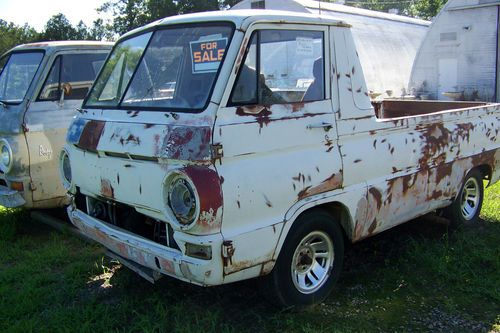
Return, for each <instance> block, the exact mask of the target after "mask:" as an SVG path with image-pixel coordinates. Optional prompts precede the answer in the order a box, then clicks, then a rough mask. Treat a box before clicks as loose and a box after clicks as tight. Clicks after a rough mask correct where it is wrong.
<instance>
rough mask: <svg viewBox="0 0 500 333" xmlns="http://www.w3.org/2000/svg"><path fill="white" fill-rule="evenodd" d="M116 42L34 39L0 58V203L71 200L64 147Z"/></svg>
mask: <svg viewBox="0 0 500 333" xmlns="http://www.w3.org/2000/svg"><path fill="white" fill-rule="evenodd" d="M111 46H112V44H111V43H103V42H83V41H82V42H75V41H60V42H43V43H32V44H24V45H20V46H17V47H15V48H13V49H12V50H10V51H8V52H7V53H6V54H4V55H3V56H2V57H1V58H0V154H1V155H0V156H1V158H0V205H2V206H5V207H11V208H12V207H23V208H27V209H32V208H55V207H63V206H65V205H66V204H67V196H66V191H65V189H64V187H63V186H62V183H61V180H60V176H59V168H58V167H59V152H60V151H61V149H62V147H63V145H64V139H65V137H66V130H67V128H68V126H69V124H70V123H71V121H72V118H73V117H74V116H75V114H76V109H77V108H78V107H80V106H81V104H82V101H83V98H84V97H85V94H86V93H87V91H88V90H89V89H90V87H91V86H92V82H93V81H94V79H95V77H96V76H97V73H98V72H99V70H100V68H101V66H102V64H103V63H104V60H105V59H106V56H107V54H108V53H109V50H110V49H111Z"/></svg>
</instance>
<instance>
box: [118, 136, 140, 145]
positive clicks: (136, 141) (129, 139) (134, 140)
mask: <svg viewBox="0 0 500 333" xmlns="http://www.w3.org/2000/svg"><path fill="white" fill-rule="evenodd" d="M113 135H115V134H114V133H113ZM111 138H113V136H111ZM119 141H120V144H121V145H122V146H124V145H125V144H129V143H133V144H135V145H137V146H140V145H141V139H139V137H137V136H135V135H133V134H129V135H128V136H127V137H126V138H120V140H119Z"/></svg>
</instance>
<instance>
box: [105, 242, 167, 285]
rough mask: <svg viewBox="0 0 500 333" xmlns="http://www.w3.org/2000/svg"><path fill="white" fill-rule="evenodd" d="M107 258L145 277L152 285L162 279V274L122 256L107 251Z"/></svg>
mask: <svg viewBox="0 0 500 333" xmlns="http://www.w3.org/2000/svg"><path fill="white" fill-rule="evenodd" d="M106 256H108V257H109V258H111V259H113V260H116V261H118V262H120V264H122V265H123V266H125V267H127V268H129V269H130V270H132V271H134V272H136V273H137V274H139V275H140V276H141V277H143V278H144V279H145V280H147V281H149V282H150V283H153V284H154V283H155V282H156V281H158V280H159V279H161V277H162V274H161V273H160V272H157V271H154V270H152V269H151V268H148V267H144V266H142V265H139V264H137V263H135V262H133V261H130V260H128V259H125V258H123V257H122V256H120V255H118V254H116V253H114V252H112V251H109V250H107V251H106Z"/></svg>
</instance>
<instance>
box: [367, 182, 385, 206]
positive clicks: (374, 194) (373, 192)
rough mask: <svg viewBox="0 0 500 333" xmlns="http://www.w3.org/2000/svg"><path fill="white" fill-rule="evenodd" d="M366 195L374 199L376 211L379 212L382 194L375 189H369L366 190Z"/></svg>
mask: <svg viewBox="0 0 500 333" xmlns="http://www.w3.org/2000/svg"><path fill="white" fill-rule="evenodd" d="M368 193H370V194H371V195H372V197H373V199H375V202H376V204H377V210H380V208H381V207H382V193H380V191H379V190H378V189H377V188H376V187H371V188H370V189H369V190H368Z"/></svg>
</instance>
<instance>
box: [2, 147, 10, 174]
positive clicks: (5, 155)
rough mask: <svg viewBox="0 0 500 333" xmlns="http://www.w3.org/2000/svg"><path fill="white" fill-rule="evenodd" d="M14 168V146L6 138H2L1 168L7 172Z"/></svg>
mask: <svg viewBox="0 0 500 333" xmlns="http://www.w3.org/2000/svg"><path fill="white" fill-rule="evenodd" d="M11 168H12V148H11V147H10V145H9V142H8V141H7V140H5V139H1V140H0V170H1V171H2V172H3V173H7V172H9V171H10V169H11Z"/></svg>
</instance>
